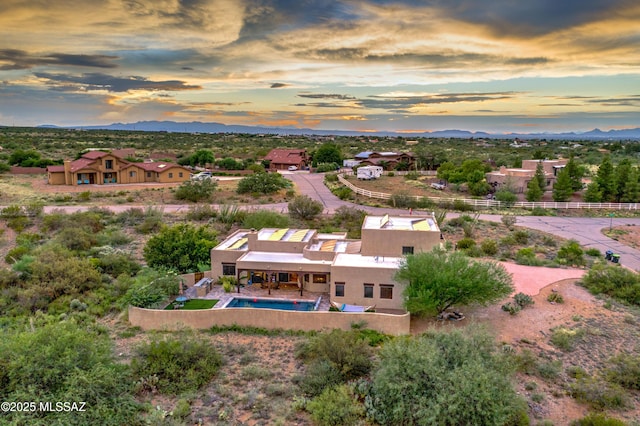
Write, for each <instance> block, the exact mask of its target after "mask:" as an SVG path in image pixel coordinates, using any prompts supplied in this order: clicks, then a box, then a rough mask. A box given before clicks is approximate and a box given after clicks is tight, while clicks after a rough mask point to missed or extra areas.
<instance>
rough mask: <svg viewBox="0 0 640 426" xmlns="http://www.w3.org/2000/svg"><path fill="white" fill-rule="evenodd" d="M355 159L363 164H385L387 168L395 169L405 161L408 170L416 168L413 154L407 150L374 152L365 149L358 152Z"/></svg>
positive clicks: (359, 163)
mask: <svg viewBox="0 0 640 426" xmlns="http://www.w3.org/2000/svg"><path fill="white" fill-rule="evenodd" d="M354 160H355V161H358V165H362V166H383V167H384V169H385V170H395V169H396V168H397V166H398V164H401V163H404V164H405V165H406V169H407V170H411V169H414V168H415V158H414V157H413V154H411V153H407V152H390V151H387V152H373V151H364V152H361V153H359V154H356V156H355V157H354Z"/></svg>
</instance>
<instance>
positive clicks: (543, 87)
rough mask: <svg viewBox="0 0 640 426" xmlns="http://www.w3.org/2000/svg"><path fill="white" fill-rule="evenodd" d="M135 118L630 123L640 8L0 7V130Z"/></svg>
mask: <svg viewBox="0 0 640 426" xmlns="http://www.w3.org/2000/svg"><path fill="white" fill-rule="evenodd" d="M140 120H173V121H205V122H209V121H215V122H220V123H224V124H244V125H256V126H258V125H259V126H280V127H308V128H315V129H324V130H329V129H335V130H357V131H386V130H396V131H401V132H402V131H407V132H409V131H411V132H414V131H435V130H444V129H461V130H470V131H488V132H496V133H503V132H526V133H536V132H543V131H551V132H565V131H578V132H580V131H587V130H591V129H593V128H596V127H598V128H600V129H601V130H609V129H623V128H635V127H640V2H639V1H638V0H532V1H524V0H522V1H519V0H492V1H482V0H422V1H420V0H413V1H412V0H405V1H382V0H367V1H356V0H353V1H349V0H346V1H334V0H99V1H98V0H64V1H62V0H47V1H44V0H2V1H1V2H0V124H2V125H9V126H11V125H15V126H35V125H40V124H55V125H61V126H70V125H97V124H109V123H113V122H123V123H130V122H136V121H140Z"/></svg>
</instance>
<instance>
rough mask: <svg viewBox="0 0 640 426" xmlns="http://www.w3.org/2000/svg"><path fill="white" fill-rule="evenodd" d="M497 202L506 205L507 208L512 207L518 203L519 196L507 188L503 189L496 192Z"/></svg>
mask: <svg viewBox="0 0 640 426" xmlns="http://www.w3.org/2000/svg"><path fill="white" fill-rule="evenodd" d="M496 201H500V202H501V203H504V205H505V206H506V207H511V206H513V204H514V203H515V202H516V201H518V196H517V195H516V194H515V193H513V192H512V191H509V190H508V189H507V188H502V189H501V190H499V191H498V192H496Z"/></svg>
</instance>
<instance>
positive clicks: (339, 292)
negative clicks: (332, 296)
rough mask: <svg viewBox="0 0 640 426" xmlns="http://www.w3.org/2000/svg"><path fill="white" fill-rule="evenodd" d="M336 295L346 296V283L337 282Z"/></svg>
mask: <svg viewBox="0 0 640 426" xmlns="http://www.w3.org/2000/svg"><path fill="white" fill-rule="evenodd" d="M336 297H344V283H336Z"/></svg>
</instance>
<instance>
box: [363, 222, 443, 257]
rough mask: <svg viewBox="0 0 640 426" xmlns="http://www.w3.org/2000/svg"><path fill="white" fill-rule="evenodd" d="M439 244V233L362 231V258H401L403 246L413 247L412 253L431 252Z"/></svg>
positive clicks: (399, 230) (383, 230)
mask: <svg viewBox="0 0 640 426" xmlns="http://www.w3.org/2000/svg"><path fill="white" fill-rule="evenodd" d="M439 244H440V232H431V231H414V230H401V229H363V230H362V248H361V253H362V255H363V256H395V257H400V256H402V255H403V254H402V247H403V246H413V250H414V251H413V252H414V253H419V252H421V251H431V250H432V249H433V248H434V247H436V246H437V245H439Z"/></svg>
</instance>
